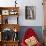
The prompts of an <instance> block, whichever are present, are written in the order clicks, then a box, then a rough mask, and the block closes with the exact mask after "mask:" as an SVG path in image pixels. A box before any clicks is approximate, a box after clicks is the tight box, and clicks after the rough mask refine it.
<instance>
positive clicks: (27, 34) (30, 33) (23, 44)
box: [21, 28, 41, 46]
mask: <svg viewBox="0 0 46 46" xmlns="http://www.w3.org/2000/svg"><path fill="white" fill-rule="evenodd" d="M32 36H33V37H35V38H36V40H37V35H36V33H35V32H34V30H33V29H32V28H28V29H27V31H26V32H25V35H24V37H23V38H22V42H21V46H27V44H26V42H25V40H26V39H29V38H31V37H32ZM30 46H31V45H30ZM34 46H41V44H40V43H39V41H38V40H37V43H36V44H35V45H34Z"/></svg>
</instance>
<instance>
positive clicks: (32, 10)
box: [25, 6, 36, 20]
mask: <svg viewBox="0 0 46 46" xmlns="http://www.w3.org/2000/svg"><path fill="white" fill-rule="evenodd" d="M35 18H36V7H35V6H25V19H33V20H34V19H35Z"/></svg>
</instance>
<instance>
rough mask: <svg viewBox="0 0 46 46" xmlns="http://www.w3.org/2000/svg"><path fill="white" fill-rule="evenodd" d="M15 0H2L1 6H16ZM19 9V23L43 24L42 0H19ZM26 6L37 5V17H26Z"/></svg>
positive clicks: (24, 24)
mask: <svg viewBox="0 0 46 46" xmlns="http://www.w3.org/2000/svg"><path fill="white" fill-rule="evenodd" d="M14 1H15V0H0V6H2V7H3V6H14V5H15V3H14ZM17 2H18V6H19V7H20V9H19V15H20V16H19V24H20V25H21V26H43V6H42V0H17ZM25 6H36V19H35V20H26V19H25Z"/></svg>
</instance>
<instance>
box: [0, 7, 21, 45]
mask: <svg viewBox="0 0 46 46" xmlns="http://www.w3.org/2000/svg"><path fill="white" fill-rule="evenodd" d="M9 17H14V18H9ZM15 18H16V19H15ZM18 18H19V7H0V32H1V34H0V35H1V38H0V39H1V41H0V46H18V41H19V39H17V40H16V39H15V37H16V36H17V34H18V31H19V29H20V26H19V23H18ZM9 19H10V20H9ZM12 19H13V20H12ZM11 21H12V22H11ZM13 22H14V23H13ZM2 32H3V33H2ZM4 32H6V35H7V36H8V37H9V35H10V33H8V32H13V33H14V35H12V34H11V35H12V37H11V36H10V37H11V39H10V40H8V41H7V40H4V39H3V37H2V35H4ZM17 37H18V36H17ZM5 38H6V36H5ZM12 38H13V39H12ZM6 39H9V38H6ZM14 39H15V40H14Z"/></svg>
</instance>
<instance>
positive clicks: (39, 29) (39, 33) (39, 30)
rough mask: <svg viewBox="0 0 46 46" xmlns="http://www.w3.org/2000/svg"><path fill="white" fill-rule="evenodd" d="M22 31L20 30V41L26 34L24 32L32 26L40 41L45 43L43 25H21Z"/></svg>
mask: <svg viewBox="0 0 46 46" xmlns="http://www.w3.org/2000/svg"><path fill="white" fill-rule="evenodd" d="M20 28H21V29H20V32H19V39H20V42H21V40H22V38H23V36H24V33H25V31H26V30H27V29H28V28H32V29H33V30H34V31H35V32H36V34H37V37H38V39H39V41H40V42H41V43H43V30H42V27H41V26H21V27H20Z"/></svg>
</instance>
